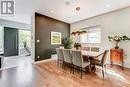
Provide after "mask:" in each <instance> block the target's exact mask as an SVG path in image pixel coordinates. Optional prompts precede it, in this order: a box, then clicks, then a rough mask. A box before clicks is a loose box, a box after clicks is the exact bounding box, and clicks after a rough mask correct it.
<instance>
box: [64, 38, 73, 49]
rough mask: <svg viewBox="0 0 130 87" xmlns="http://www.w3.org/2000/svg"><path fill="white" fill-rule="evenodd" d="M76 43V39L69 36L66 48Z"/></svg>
mask: <svg viewBox="0 0 130 87" xmlns="http://www.w3.org/2000/svg"><path fill="white" fill-rule="evenodd" d="M73 45H74V40H73V39H72V38H68V39H67V41H66V48H67V49H71V48H72V47H73Z"/></svg>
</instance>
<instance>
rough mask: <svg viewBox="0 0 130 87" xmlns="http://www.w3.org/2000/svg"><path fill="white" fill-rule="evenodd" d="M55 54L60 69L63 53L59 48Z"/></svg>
mask: <svg viewBox="0 0 130 87" xmlns="http://www.w3.org/2000/svg"><path fill="white" fill-rule="evenodd" d="M56 52H57V66H59V63H60V62H62V67H63V64H64V57H63V52H62V49H61V48H56Z"/></svg>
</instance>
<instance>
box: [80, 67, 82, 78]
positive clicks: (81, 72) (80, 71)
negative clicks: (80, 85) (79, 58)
mask: <svg viewBox="0 0 130 87" xmlns="http://www.w3.org/2000/svg"><path fill="white" fill-rule="evenodd" d="M80 72H81V77H80V78H81V79H82V68H81V69H80Z"/></svg>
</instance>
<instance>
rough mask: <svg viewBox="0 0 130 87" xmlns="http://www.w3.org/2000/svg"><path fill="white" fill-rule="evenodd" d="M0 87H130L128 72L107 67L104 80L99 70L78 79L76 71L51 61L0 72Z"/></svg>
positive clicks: (129, 73)
mask: <svg viewBox="0 0 130 87" xmlns="http://www.w3.org/2000/svg"><path fill="white" fill-rule="evenodd" d="M0 87H130V70H128V69H125V70H123V71H122V69H120V68H119V67H117V66H114V67H112V68H109V67H108V68H107V73H106V75H105V79H104V80H103V78H102V73H101V70H100V69H98V70H97V71H96V73H91V74H88V73H84V74H83V78H82V79H80V73H79V72H78V71H75V74H74V75H73V74H70V71H69V68H66V70H63V69H62V68H61V67H57V65H56V61H54V60H51V61H46V62H43V63H39V64H36V65H33V64H27V65H23V66H19V67H15V68H11V69H6V70H3V71H0Z"/></svg>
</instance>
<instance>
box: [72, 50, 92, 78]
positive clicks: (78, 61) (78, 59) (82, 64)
mask: <svg viewBox="0 0 130 87" xmlns="http://www.w3.org/2000/svg"><path fill="white" fill-rule="evenodd" d="M72 57H73V58H72V62H73V74H74V68H75V67H77V68H79V70H80V73H81V79H82V71H83V70H84V69H85V68H86V67H87V66H89V69H90V61H83V57H82V53H81V51H72Z"/></svg>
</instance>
